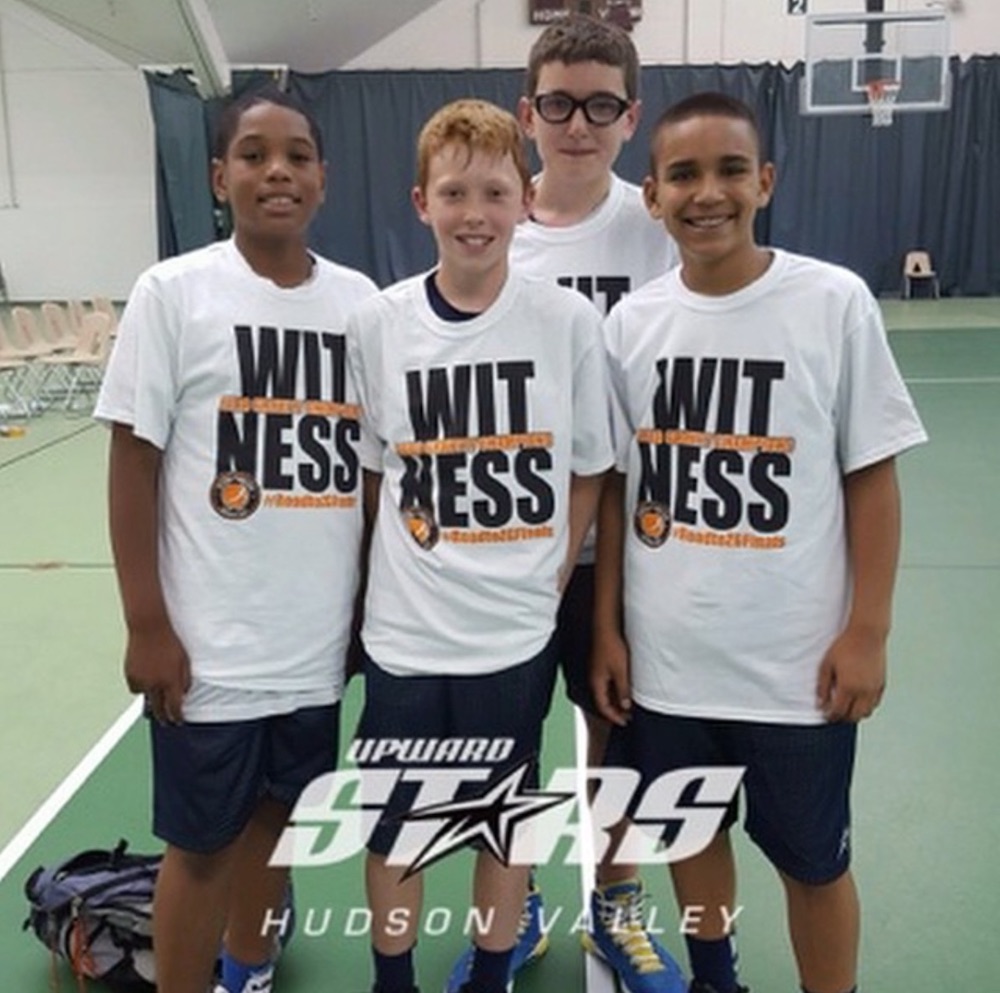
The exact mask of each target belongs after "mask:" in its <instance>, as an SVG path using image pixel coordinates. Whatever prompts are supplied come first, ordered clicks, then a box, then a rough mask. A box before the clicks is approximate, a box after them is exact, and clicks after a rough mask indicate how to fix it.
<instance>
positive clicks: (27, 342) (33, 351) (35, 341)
mask: <svg viewBox="0 0 1000 993" xmlns="http://www.w3.org/2000/svg"><path fill="white" fill-rule="evenodd" d="M10 319H11V321H12V322H13V329H12V330H11V332H10V341H11V344H12V345H13V346H14V350H15V352H17V353H18V355H19V356H20V357H21V358H23V359H37V358H41V356H43V355H51V354H52V353H53V352H54V351H55V347H54V346H53V344H52V342H50V341H49V340H48V339H47V338H46V337H45V335H43V334H42V329H41V328H40V327H39V324H38V319H37V318H36V317H35V312H34V311H33V310H32V309H31V308H30V307H11V309H10Z"/></svg>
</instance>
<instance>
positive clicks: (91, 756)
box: [0, 697, 142, 882]
mask: <svg viewBox="0 0 1000 993" xmlns="http://www.w3.org/2000/svg"><path fill="white" fill-rule="evenodd" d="M141 715H142V697H139V698H138V699H136V700H133V701H132V703H131V704H130V705H129V707H128V709H127V710H125V711H124V712H123V713H122V714H121V715H120V716H119V717H118V719H117V720H116V721H115V723H114V724H112V725H111V727H110V728H108V730H107V731H105V732H104V734H103V735H101V738H100V740H99V741H98V742H97V744H96V745H94V747H93V748H91V749H90V751H89V752H87V754H86V755H84V757H83V758H82V759H81V760H80V762H79V763H78V764H77V766H76V768H75V769H74V770H73V771H72V772H71V773H70V774H69V775H68V776H67V777H66V778H65V779H64V780H63V781H62V782H61V783H60V784H59V785H58V786H57V787H56V788H55V789H54V790H53V791H52V793H51V794H49V797H48V799H47V800H45V802H44V803H43V804H42V805H41V806H40V807H39V808H38V810H36V811H35V812H34V813H33V814H32V815H31V817H30V818H29V819H28V821H27V822H26V823H25V825H24V827H22V828H21V830H20V831H18V832H17V834H16V835H14V837H13V838H12V839H11V840H10V841H9V842H8V843H7V845H6V847H5V848H4V849H3V851H2V852H0V882H2V881H3V880H4V879H5V878H6V876H7V873H8V872H10V870H11V869H13V868H14V866H15V865H17V863H18V862H19V861H20V860H21V858H22V857H23V856H24V853H25V852H26V851H27V850H28V849H29V848H30V847H31V846H32V845H33V844H34V843H35V841H36V840H37V839H38V836H39V835H40V834H41V833H42V832H43V831H44V830H45V829H46V828H47V827H48V826H49V825H50V824H51V823H52V822H53V821H54V820H55V819H56V817H57V816H58V814H59V812H60V811H61V810H62V809H63V807H65V806H66V804H67V803H69V801H70V800H72V799H73V797H74V796H75V795H76V793H77V792H78V791H79V789H80V787H82V786H83V784H84V783H85V782H86V781H87V780H88V779H89V778H90V776H91V774H92V773H93V772H95V770H96V769H97V768H98V767H99V766H100V764H101V763H102V762H103V761H104V760H105V759H106V758H107V757H108V755H110V754H111V752H112V750H113V749H114V747H115V745H117V744H118V742H119V741H121V740H122V738H124V737H125V734H126V732H127V731H128V730H129V728H131V727H132V725H133V724H135V722H136V721H137V720H138V719H139V717H140V716H141Z"/></svg>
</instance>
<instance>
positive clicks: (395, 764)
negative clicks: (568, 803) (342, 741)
mask: <svg viewBox="0 0 1000 993" xmlns="http://www.w3.org/2000/svg"><path fill="white" fill-rule="evenodd" d="M555 671H556V662H555V652H554V650H553V647H552V643H551V642H549V644H548V645H547V646H546V647H545V648H544V649H543V650H542V651H541V652H540V653H539V654H538V655H536V656H535V657H534V658H532V659H529V660H528V661H527V662H522V663H520V664H519V665H516V666H513V667H512V668H510V669H502V670H501V671H499V672H493V673H489V674H488V675H485V676H394V675H391V674H390V673H388V672H386V671H385V670H384V669H381V668H379V666H378V665H377V664H376V663H375V662H373V661H372V660H371V658H367V657H366V659H365V670H364V675H365V704H364V709H363V710H362V712H361V719H360V721H359V722H358V730H357V733H356V736H355V740H354V743H353V744H352V747H351V755H352V757H353V758H354V760H355V761H356V762H357V764H358V767H359V768H361V769H405V768H407V767H411V768H414V767H415V768H420V769H437V768H449V769H460V768H462V767H463V766H466V767H475V768H488V769H489V770H490V772H489V775H488V776H487V777H486V778H485V779H482V780H478V781H475V782H467V783H466V784H463V785H462V787H461V788H460V789H457V790H456V791H455V796H454V797H449V799H457V798H459V797H468V796H470V795H474V794H476V793H478V792H480V791H482V790H483V789H484V787H486V786H488V785H489V783H492V782H494V781H495V780H497V779H499V778H501V777H502V776H504V775H505V774H506V773H508V772H510V771H511V770H512V769H514V768H516V767H517V766H519V765H521V764H522V763H524V762H526V761H527V762H530V763H531V771H530V775H529V776H528V777H527V778H526V780H525V785H527V786H536V785H537V783H538V756H539V753H540V752H541V745H542V725H543V723H544V722H545V717H546V714H547V713H548V709H549V703H550V701H551V699H552V686H553V682H554V680H555ZM390 742H391V743H392V745H393V746H394V748H393V750H392V751H391V752H390V753H385V751H384V748H385V744H384V743H390ZM380 743H383V744H382V752H381V753H377V752H376V750H377V749H379V747H380ZM442 743H444V744H442ZM397 745H400V746H402V748H401V749H396V748H395V746H397ZM452 746H454V747H452ZM419 789H420V783H419V782H415V781H414V782H404V781H400V782H397V783H396V785H395V787H394V789H393V791H392V794H391V795H390V796H389V799H388V801H387V802H385V804H384V805H383V807H382V812H381V817H380V819H379V821H378V824H377V825H376V827H375V829H374V831H373V832H372V833H371V835H370V836H369V839H368V849H369V850H370V851H372V852H375V853H376V854H379V855H388V854H389V852H390V851H391V850H392V846H393V844H394V843H395V841H396V838H397V836H398V835H399V832H400V830H401V825H400V823H399V818H400V817H401V816H402V815H404V814H406V813H408V812H409V811H410V810H412V809H413V808H414V806H415V800H416V797H417V793H418V791H419Z"/></svg>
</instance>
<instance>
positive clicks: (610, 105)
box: [534, 90, 632, 128]
mask: <svg viewBox="0 0 1000 993" xmlns="http://www.w3.org/2000/svg"><path fill="white" fill-rule="evenodd" d="M534 104H535V110H537V111H538V116H539V117H541V119H542V120H543V121H547V122H548V123H549V124H565V123H566V122H567V121H568V120H569V119H570V118H571V117H572V116H573V115H574V114H575V113H576V112H577V109H580V110H582V111H583V116H584V117H585V118H586V119H587V121H588V122H589V123H590V124H593V125H595V126H596V127H599V128H604V127H607V126H608V125H609V124H614V123H615V121H617V120H618V118H619V117H621V116H622V114H624V113H625V111H626V110H628V109H629V107H631V106H632V101H631V100H623V99H622V98H621V97H619V96H615V94H614V93H591V94H590V96H589V97H584V98H583V99H582V100H577V99H576V97H571V96H570V95H569V94H568V93H563V92H562V90H554V91H553V92H552V93H539V94H538V95H537V96H536V97H535V100H534Z"/></svg>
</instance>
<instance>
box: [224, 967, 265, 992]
mask: <svg viewBox="0 0 1000 993" xmlns="http://www.w3.org/2000/svg"><path fill="white" fill-rule="evenodd" d="M273 980H274V966H273V965H268V966H266V967H265V968H263V969H259V970H256V971H250V970H247V974H246V976H245V977H244V978H243V980H242V982H241V985H240V987H239V989H235V990H231V989H230V988H229V987H228V986H226V984H225V983H223V982H221V981H217V985H216V987H215V993H271V991H272V989H273V987H272V985H271V984H272V982H273Z"/></svg>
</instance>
